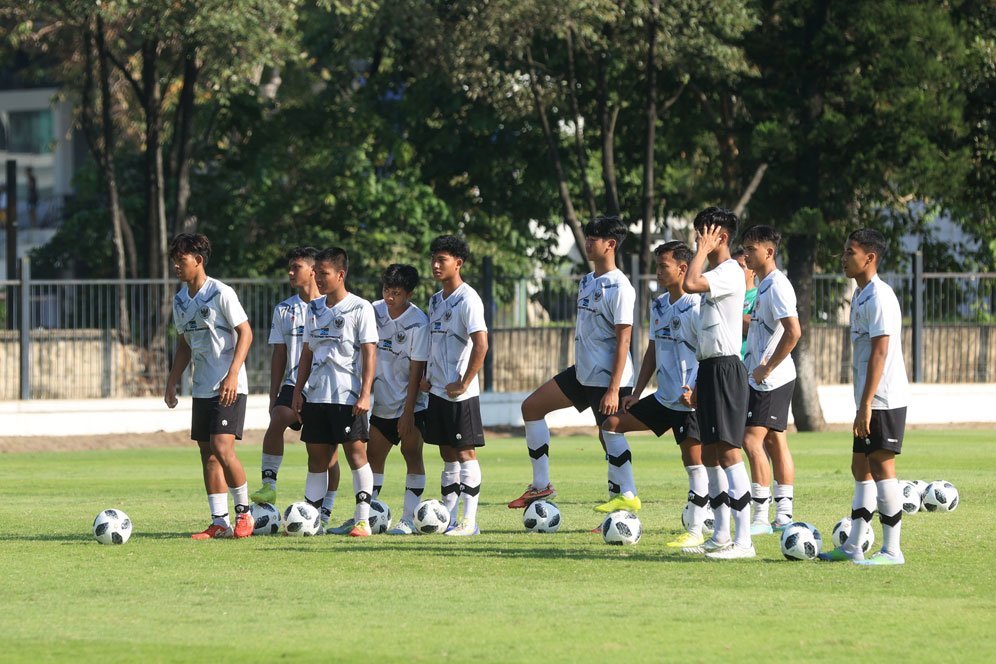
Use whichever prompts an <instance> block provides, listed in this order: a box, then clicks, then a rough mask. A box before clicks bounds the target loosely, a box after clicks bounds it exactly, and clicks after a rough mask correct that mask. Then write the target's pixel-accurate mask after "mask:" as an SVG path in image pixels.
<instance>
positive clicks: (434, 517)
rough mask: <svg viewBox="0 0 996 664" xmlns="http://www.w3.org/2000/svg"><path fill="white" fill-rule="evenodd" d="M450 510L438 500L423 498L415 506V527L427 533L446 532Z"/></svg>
mask: <svg viewBox="0 0 996 664" xmlns="http://www.w3.org/2000/svg"><path fill="white" fill-rule="evenodd" d="M449 525H450V511H449V510H448V509H446V507H444V506H443V504H442V503H441V502H439V501H438V500H434V499H430V500H423V501H422V502H421V503H419V504H418V507H416V508H415V529H416V530H417V531H418V532H420V533H422V534H425V535H432V534H435V533H442V532H446V529H447V528H448V527H449Z"/></svg>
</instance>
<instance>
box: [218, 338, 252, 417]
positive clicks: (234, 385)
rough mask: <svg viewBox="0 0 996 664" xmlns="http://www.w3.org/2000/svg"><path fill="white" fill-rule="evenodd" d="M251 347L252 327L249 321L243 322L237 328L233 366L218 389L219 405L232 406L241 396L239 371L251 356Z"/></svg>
mask: <svg viewBox="0 0 996 664" xmlns="http://www.w3.org/2000/svg"><path fill="white" fill-rule="evenodd" d="M251 345H252V327H251V326H250V325H249V321H243V322H241V323H239V324H238V325H236V326H235V354H234V355H233V356H232V365H231V366H230V367H229V368H228V374H227V375H226V376H225V378H224V380H222V381H221V385H220V386H219V387H218V403H219V404H221V405H222V406H231V405H232V404H233V403H235V399H236V398H238V396H239V394H238V393H239V371H240V370H241V369H242V365H243V364H244V363H245V361H246V356H247V355H249V346H251Z"/></svg>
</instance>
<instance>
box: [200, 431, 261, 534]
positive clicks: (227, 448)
mask: <svg viewBox="0 0 996 664" xmlns="http://www.w3.org/2000/svg"><path fill="white" fill-rule="evenodd" d="M210 445H211V452H212V454H213V456H214V458H215V459H217V460H218V464H219V465H220V466H221V471H222V473H223V474H224V476H225V483H226V484H227V485H228V491H229V492H230V493H231V494H232V500H233V502H234V503H235V527H234V529H233V532H234V534H235V537H249V536H250V535H252V529H253V523H252V515H251V514H250V513H249V485H248V484H247V483H246V473H245V469H243V467H242V462H241V461H239V457H238V456H237V455H236V453H235V434H231V433H216V434H213V435H212V436H211V443H210Z"/></svg>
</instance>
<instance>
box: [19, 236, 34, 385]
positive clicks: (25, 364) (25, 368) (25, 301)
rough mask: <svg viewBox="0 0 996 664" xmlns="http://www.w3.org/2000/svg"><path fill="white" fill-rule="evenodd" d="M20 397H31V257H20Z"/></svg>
mask: <svg viewBox="0 0 996 664" xmlns="http://www.w3.org/2000/svg"><path fill="white" fill-rule="evenodd" d="M20 327H21V331H20V347H21V371H20V373H21V399H23V400H27V399H30V398H31V259H30V258H28V257H27V256H24V257H22V258H21V325H20Z"/></svg>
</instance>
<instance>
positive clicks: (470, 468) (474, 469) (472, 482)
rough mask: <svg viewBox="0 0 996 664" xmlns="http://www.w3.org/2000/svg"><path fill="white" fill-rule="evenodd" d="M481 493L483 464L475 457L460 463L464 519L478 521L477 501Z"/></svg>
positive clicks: (472, 521)
mask: <svg viewBox="0 0 996 664" xmlns="http://www.w3.org/2000/svg"><path fill="white" fill-rule="evenodd" d="M480 494H481V464H480V463H479V462H478V461H477V459H474V460H472V461H464V462H463V463H461V464H460V496H461V497H462V498H463V520H464V521H465V522H467V523H473V524H476V523H477V502H478V500H479V499H480V497H481V496H480Z"/></svg>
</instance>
